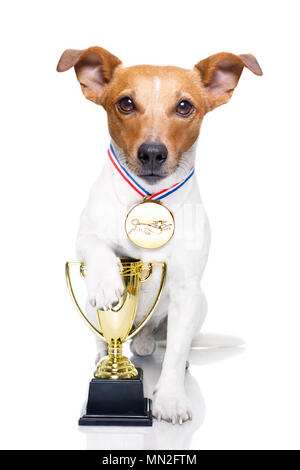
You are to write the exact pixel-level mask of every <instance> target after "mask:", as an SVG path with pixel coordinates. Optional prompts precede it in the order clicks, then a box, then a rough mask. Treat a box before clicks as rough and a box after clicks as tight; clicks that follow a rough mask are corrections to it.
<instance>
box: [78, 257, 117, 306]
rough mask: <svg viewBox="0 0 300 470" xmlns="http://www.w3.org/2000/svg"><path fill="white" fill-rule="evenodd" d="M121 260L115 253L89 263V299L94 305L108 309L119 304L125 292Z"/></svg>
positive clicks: (87, 276)
mask: <svg viewBox="0 0 300 470" xmlns="http://www.w3.org/2000/svg"><path fill="white" fill-rule="evenodd" d="M120 266H121V263H120V260H119V258H117V257H116V256H115V255H114V254H113V253H105V256H104V257H103V258H102V259H99V261H98V262H97V260H93V261H92V262H90V263H87V275H86V280H87V289H88V299H89V302H90V304H91V306H92V307H95V308H97V309H100V310H107V309H109V308H112V307H114V306H115V305H117V304H118V303H119V301H120V299H121V297H122V294H123V292H124V286H123V283H122V279H121V276H120Z"/></svg>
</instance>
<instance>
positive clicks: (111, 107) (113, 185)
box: [57, 47, 262, 424]
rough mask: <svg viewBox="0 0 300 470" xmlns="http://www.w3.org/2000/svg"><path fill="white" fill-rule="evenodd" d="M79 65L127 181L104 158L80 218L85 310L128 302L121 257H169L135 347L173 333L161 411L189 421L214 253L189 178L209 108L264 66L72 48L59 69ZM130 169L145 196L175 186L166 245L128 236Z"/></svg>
mask: <svg viewBox="0 0 300 470" xmlns="http://www.w3.org/2000/svg"><path fill="white" fill-rule="evenodd" d="M72 67H74V69H75V73H76V76H77V79H78V81H79V83H80V86H81V90H82V93H83V94H84V96H85V97H86V98H87V99H88V100H91V101H93V102H94V103H96V104H98V105H101V106H103V108H104V109H105V111H106V112H107V118H108V129H109V133H110V136H111V139H112V140H111V148H110V154H112V153H113V154H114V157H115V159H116V160H117V161H118V162H119V164H120V167H121V168H123V169H124V171H126V174H127V180H126V179H125V178H123V177H122V175H120V173H119V172H118V171H117V169H116V167H115V166H114V165H113V164H112V162H111V161H110V159H109V158H105V163H104V166H103V169H102V172H101V174H100V177H99V178H98V180H97V181H96V183H95V184H94V186H93V188H92V190H91V194H90V197H89V200H88V203H87V205H86V207H85V208H84V210H83V213H82V215H81V219H80V228H79V233H78V238H77V254H78V257H79V258H80V259H81V260H83V261H84V262H85V264H86V266H87V277H86V279H87V291H88V301H87V314H88V315H89V316H90V317H91V318H92V317H93V316H95V312H96V309H109V308H112V307H113V306H114V305H116V304H117V303H118V302H119V301H120V299H121V296H122V294H123V284H122V281H121V277H120V257H121V256H127V257H132V258H136V259H141V260H143V261H144V262H148V261H151V260H160V261H165V262H166V263H167V267H168V274H167V281H166V285H165V289H164V292H163V295H162V297H161V300H160V302H159V304H158V306H157V308H156V310H155V313H154V314H153V316H152V318H151V320H150V321H149V322H148V323H147V325H146V326H145V327H144V328H143V329H142V330H141V331H140V332H139V333H138V335H136V336H135V338H134V339H133V340H132V343H131V350H132V352H133V353H134V354H137V355H141V356H147V355H150V354H152V353H153V352H154V350H155V345H156V339H157V338H163V337H165V338H166V340H167V341H166V351H165V356H164V361H163V366H162V371H161V375H160V378H159V380H158V383H157V385H156V387H155V389H154V391H153V415H154V416H155V417H156V418H157V419H158V420H161V419H163V420H166V421H170V422H172V423H173V424H175V423H179V424H182V423H183V422H184V421H187V420H189V419H192V410H191V406H190V403H189V400H188V398H187V396H186V393H185V389H184V377H185V368H186V363H187V359H188V353H189V349H190V346H191V342H192V339H193V337H194V336H195V335H196V333H197V332H198V331H199V330H200V328H201V326H202V324H203V322H204V319H205V316H206V312H207V302H206V298H205V295H204V293H203V291H202V289H201V278H202V274H203V271H204V268H205V265H206V262H207V258H208V252H209V245H210V227H209V221H208V218H207V215H206V213H205V210H204V207H203V204H202V201H201V198H200V193H199V189H198V184H197V179H196V176H195V174H192V176H191V171H192V169H193V166H194V164H195V158H196V147H197V139H198V136H199V132H200V127H201V123H202V120H203V118H204V116H205V114H206V113H208V112H209V111H212V110H213V109H215V108H216V107H218V106H220V105H222V104H225V103H227V102H228V101H229V100H230V98H231V96H232V94H233V91H234V89H235V87H236V86H237V84H238V81H239V78H240V76H241V73H242V71H243V69H244V67H246V68H247V69H249V70H250V71H251V72H253V73H254V74H256V75H262V70H261V68H260V66H259V64H258V62H257V60H256V58H255V57H254V56H253V55H251V54H242V55H235V54H232V53H228V52H221V53H218V54H214V55H212V56H209V57H207V58H206V59H204V60H201V61H200V62H198V63H197V64H196V65H195V66H194V67H193V69H191V70H185V69H182V68H179V67H174V66H150V65H138V66H132V67H125V66H123V64H122V62H121V61H120V60H119V59H118V58H117V57H116V56H114V55H113V54H111V53H110V52H108V51H107V50H105V49H103V48H101V47H90V48H88V49H85V50H74V49H68V50H66V51H64V52H63V54H62V56H61V58H60V60H59V62H58V65H57V70H58V71H59V72H65V71H66V70H68V69H71V68H72ZM128 175H130V177H131V178H133V179H134V181H135V183H136V184H137V188H139V187H142V188H144V189H145V190H146V192H147V194H156V193H160V192H161V191H163V190H165V189H166V188H174V186H175V187H176V191H175V190H174V191H169V194H168V196H167V197H165V198H164V199H163V200H162V201H161V202H162V203H163V204H164V205H165V206H166V207H167V208H168V209H169V210H170V211H171V212H172V214H173V217H174V219H175V227H176V228H175V233H174V236H173V237H172V238H171V239H170V240H169V241H168V242H167V243H166V244H165V245H164V246H161V247H159V248H155V249H152V250H151V249H150V250H149V249H146V248H142V247H139V246H136V245H135V244H134V243H132V241H130V240H129V238H128V237H127V235H126V233H125V230H124V220H125V219H126V215H127V213H128V211H129V210H130V209H131V208H132V207H133V206H134V205H136V204H137V203H139V202H141V200H142V197H141V195H139V194H138V193H137V191H135V190H134V188H133V187H132V185H131V184H128V181H129V182H130V179H129V176H128ZM189 175H190V176H191V177H189ZM182 181H183V182H184V184H183V183H181V182H182ZM179 182H180V184H179ZM139 224H140V221H139V220H138V219H135V225H134V224H133V225H134V226H133V227H132V229H140V230H141V229H142V227H138V226H139ZM165 225H166V222H165V221H164V220H158V221H156V222H155V223H154V224H153V225H152V226H151V225H150V226H149V227H148V232H149V233H150V232H151V233H152V232H155V231H156V232H160V231H161V230H163V229H164V228H165ZM159 276H160V274H159V272H155V274H154V275H153V276H152V281H151V282H152V283H151V282H149V283H148V282H147V283H145V284H143V286H142V289H141V297H140V301H139V308H138V311H137V315H136V321H137V322H139V321H140V320H141V319H142V318H143V317H144V315H145V312H146V310H145V308H146V307H147V305H149V302H150V304H151V298H152V297H153V292H155V289H157V287H156V286H157V283H158V282H159ZM97 342H98V359H100V358H101V357H102V356H103V355H106V353H107V345H106V344H105V343H104V342H102V341H101V339H98V340H97Z"/></svg>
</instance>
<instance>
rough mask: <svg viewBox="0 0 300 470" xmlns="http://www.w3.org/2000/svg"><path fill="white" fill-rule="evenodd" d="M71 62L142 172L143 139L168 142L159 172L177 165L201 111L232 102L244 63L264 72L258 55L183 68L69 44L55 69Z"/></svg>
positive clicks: (217, 56)
mask: <svg viewBox="0 0 300 470" xmlns="http://www.w3.org/2000/svg"><path fill="white" fill-rule="evenodd" d="M71 67H74V68H75V72H76V75H77V79H78V81H79V83H80V85H81V89H82V92H83V94H84V96H85V97H86V98H87V99H89V100H91V101H93V102H94V103H96V104H100V105H102V106H103V107H104V108H105V110H106V112H107V115H108V127H109V132H110V135H111V137H112V138H113V140H114V141H115V142H116V144H117V145H118V146H119V147H121V148H122V149H123V151H124V154H125V155H126V158H127V161H128V166H129V168H130V169H131V170H132V171H134V172H135V173H136V174H137V175H142V176H144V173H143V171H144V170H143V164H142V163H141V159H140V157H139V155H140V154H139V152H140V149H141V146H142V145H143V144H145V143H156V144H161V146H163V147H165V149H166V155H167V157H166V158H164V159H163V161H162V162H163V164H161V165H160V168H159V176H161V177H164V176H167V175H169V174H171V173H173V172H174V171H175V170H176V168H177V165H178V162H179V160H180V158H181V156H182V154H183V153H184V152H186V151H187V150H188V149H189V148H190V147H191V146H192V145H193V143H194V142H195V141H196V139H197V137H198V134H199V131H200V126H201V122H202V119H203V116H204V115H205V114H206V113H207V112H208V111H211V110H212V109H214V108H216V107H217V106H220V105H221V104H224V103H227V101H229V99H230V98H231V96H232V93H233V90H234V89H235V87H236V85H237V84H238V81H239V78H240V75H241V73H242V71H243V68H244V67H247V68H248V69H249V70H251V71H252V72H253V73H255V74H256V75H262V71H261V68H260V66H259V64H258V62H257V60H256V59H255V57H254V56H252V55H251V54H243V55H239V56H237V55H234V54H230V53H228V52H221V53H219V54H215V55H212V56H210V57H208V58H206V59H204V60H201V61H200V62H198V63H197V64H196V65H195V67H194V68H193V69H192V70H185V69H182V68H179V67H172V66H150V65H138V66H134V67H124V66H123V65H122V63H121V61H120V60H119V59H118V58H117V57H115V56H114V55H112V54H111V53H110V52H108V51H106V50H105V49H102V48H101V47H90V48H88V49H85V50H82V51H80V50H74V49H68V50H66V51H65V52H64V53H63V54H62V56H61V58H60V60H59V63H58V66H57V70H58V71H59V72H64V71H66V70H68V69H70V68H71ZM124 98H125V101H122V99H124ZM128 99H129V101H128ZM182 102H183V104H182ZM124 103H125V106H124ZM128 105H129V106H128ZM190 105H192V106H191V107H190ZM129 108H130V110H129V112H127V111H128V109H129ZM186 110H188V112H187V113H186V112H185V113H182V111H186ZM124 111H126V112H124ZM164 155H165V154H164ZM144 168H145V167H144ZM156 176H157V175H156Z"/></svg>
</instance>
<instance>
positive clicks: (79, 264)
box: [65, 261, 103, 338]
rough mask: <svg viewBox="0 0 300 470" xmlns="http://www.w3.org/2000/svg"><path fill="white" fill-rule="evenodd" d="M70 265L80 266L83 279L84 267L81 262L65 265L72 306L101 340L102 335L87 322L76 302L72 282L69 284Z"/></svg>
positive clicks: (70, 262)
mask: <svg viewBox="0 0 300 470" xmlns="http://www.w3.org/2000/svg"><path fill="white" fill-rule="evenodd" d="M71 265H77V266H80V274H81V275H82V277H85V266H84V263H83V262H82V261H68V262H67V263H66V268H65V273H66V281H67V286H68V289H69V292H70V295H71V298H72V300H73V302H74V305H75V307H76V309H77V311H78V312H79V313H80V314H81V315H82V316H83V318H84V319H85V321H86V322H87V323H88V325H89V327H90V328H91V329H92V330H93V331H94V333H96V334H97V335H98V336H101V338H103V334H102V333H101V331H100V330H98V328H96V327H95V326H94V325H93V324H92V323H91V322H90V321H89V319H88V318H87V317H86V316H85V314H84V313H83V311H82V310H81V308H80V305H79V303H78V302H77V299H76V297H75V294H74V290H73V286H72V282H71V276H70V266H71Z"/></svg>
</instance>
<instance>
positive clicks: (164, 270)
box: [126, 261, 167, 341]
mask: <svg viewBox="0 0 300 470" xmlns="http://www.w3.org/2000/svg"><path fill="white" fill-rule="evenodd" d="M153 266H161V278H160V286H159V289H158V292H157V295H156V298H155V300H154V302H153V304H152V307H151V308H150V310H149V312H148V313H147V315H146V316H145V318H144V319H143V320H142V321H141V322H140V323H139V324H138V326H137V327H136V328H134V329H133V330H131V332H130V334H129V335H128V337H127V338H126V341H127V340H129V339H131V338H133V337H134V336H135V335H136V334H137V333H138V332H139V331H140V329H141V328H142V327H143V326H144V325H145V324H146V323H147V322H148V321H149V320H150V318H151V316H152V314H153V312H154V310H155V308H156V306H157V304H158V301H159V299H160V296H161V293H162V291H163V288H164V285H165V283H166V275H167V263H165V262H164V261H151V262H150V263H148V265H147V268H146V269H147V272H146V275H145V276H144V277H142V278H141V282H145V281H146V280H147V279H149V277H150V276H151V274H152V269H153Z"/></svg>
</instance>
